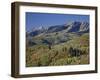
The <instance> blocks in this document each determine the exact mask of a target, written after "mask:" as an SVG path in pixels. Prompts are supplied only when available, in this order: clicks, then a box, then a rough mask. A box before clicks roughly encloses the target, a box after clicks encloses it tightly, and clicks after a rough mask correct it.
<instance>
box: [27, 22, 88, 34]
mask: <svg viewBox="0 0 100 80" xmlns="http://www.w3.org/2000/svg"><path fill="white" fill-rule="evenodd" d="M62 30H66V32H89V23H88V22H72V23H68V24H63V25H55V26H50V27H49V28H44V27H41V28H39V29H36V30H34V31H32V32H30V33H29V35H30V36H36V35H38V34H41V33H53V32H59V31H62Z"/></svg>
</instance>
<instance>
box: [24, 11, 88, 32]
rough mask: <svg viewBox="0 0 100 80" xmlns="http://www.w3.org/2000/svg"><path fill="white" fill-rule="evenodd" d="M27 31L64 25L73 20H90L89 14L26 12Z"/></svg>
mask: <svg viewBox="0 0 100 80" xmlns="http://www.w3.org/2000/svg"><path fill="white" fill-rule="evenodd" d="M25 16H26V31H30V30H32V29H34V28H39V27H41V26H43V27H49V26H54V25H62V24H66V23H68V22H72V21H79V22H89V15H75V14H54V13H34V12H26V15H25Z"/></svg>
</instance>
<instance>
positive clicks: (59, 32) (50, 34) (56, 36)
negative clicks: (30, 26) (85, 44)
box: [27, 22, 89, 46]
mask: <svg viewBox="0 0 100 80" xmlns="http://www.w3.org/2000/svg"><path fill="white" fill-rule="evenodd" d="M85 33H87V34H88V33H89V23H88V22H70V23H67V24H62V25H54V26H50V27H48V28H45V27H41V28H37V29H35V30H33V31H31V32H30V33H27V42H28V44H29V45H31V46H32V45H37V44H46V45H52V44H53V45H55V44H60V43H65V42H67V41H70V40H72V39H74V38H76V37H80V36H81V35H83V34H85Z"/></svg>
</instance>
